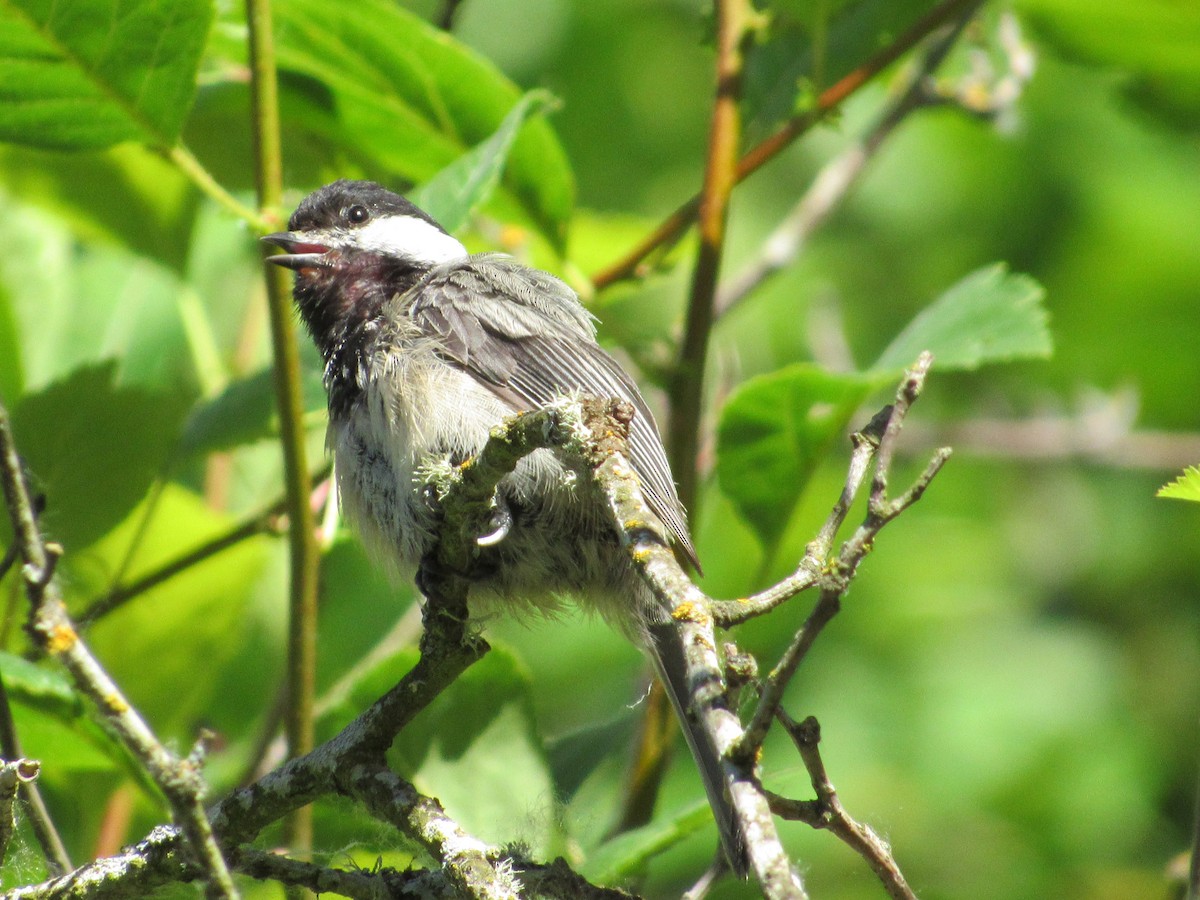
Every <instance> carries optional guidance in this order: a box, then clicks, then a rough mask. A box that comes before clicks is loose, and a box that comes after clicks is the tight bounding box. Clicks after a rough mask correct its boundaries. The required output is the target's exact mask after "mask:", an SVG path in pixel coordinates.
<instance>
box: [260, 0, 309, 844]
mask: <svg viewBox="0 0 1200 900" xmlns="http://www.w3.org/2000/svg"><path fill="white" fill-rule="evenodd" d="M246 24H247V26H248V28H249V46H250V95H251V101H252V115H253V128H252V132H253V135H254V168H255V182H256V184H257V188H258V205H259V207H260V208H261V209H263V210H264V211H265V212H266V213H267V217H270V216H271V215H277V211H278V209H279V205H280V201H281V197H282V194H283V161H282V150H281V146H280V128H279V97H278V93H279V90H278V81H277V77H276V72H275V38H274V33H273V30H272V24H271V2H270V0H246ZM262 253H263V255H264V258H265V256H266V255H267V254H268V253H269V251H268V249H267V247H266V246H265V245H263V247H262ZM266 269H267V271H266V276H265V277H266V279H267V306H268V312H269V314H270V321H271V345H272V347H273V349H274V354H275V366H274V381H275V403H276V405H277V407H278V408H279V424H280V440H281V443H282V450H283V468H284V480H285V482H286V485H287V511H288V544H289V549H290V561H291V584H290V588H289V597H288V654H287V708H286V711H285V715H284V730H285V732H286V733H287V741H288V752H289V753H290V754H291V755H292V756H300V755H302V754H304V753H307V752H308V751H309V750H311V749H312V747H313V715H312V708H313V697H314V695H315V693H316V688H315V684H316V668H317V572H318V567H319V564H320V558H319V555H318V551H317V543H316V537H315V529H316V520H315V518H314V516H313V511H312V508H311V506H310V505H309V496H310V495H311V494H312V482H311V481H310V480H309V477H308V462H307V460H306V459H305V447H304V437H305V435H304V397H303V392H302V390H301V387H300V357H299V350H298V348H297V345H296V327H295V324H294V322H293V319H292V302H291V291H290V290H289V285H288V281H289V280H290V279H289V276H288V273H287V272H285V271H284V270H283V269H281V268H279V267H278V266H267V267H266ZM286 831H287V840H288V842H289V843H290V844H292V845H294V846H296V847H297V848H300V849H306V848H311V846H312V811H311V810H303V811H297V812H296V814H295V815H294V816H293V817H291V818H290V819H289V821H288V823H287V829H286Z"/></svg>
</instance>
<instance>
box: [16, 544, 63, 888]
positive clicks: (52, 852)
mask: <svg viewBox="0 0 1200 900" xmlns="http://www.w3.org/2000/svg"><path fill="white" fill-rule="evenodd" d="M13 547H14V548H15V547H16V543H15V542H14V544H13ZM24 756H25V754H24V753H23V752H22V751H21V741H20V739H19V737H18V736H17V726H16V723H15V722H14V721H13V716H12V707H11V706H10V705H9V702H8V689H7V688H5V686H4V679H3V677H0V759H6V760H17V759H22V758H23V757H24ZM21 799H22V801H23V805H24V808H25V815H26V817H27V818H28V819H29V827H30V828H32V829H33V835H34V837H35V838H36V839H37V842H38V846H40V847H41V848H42V856H44V857H45V859H46V868H47V869H48V870H49V872H50V874H51V875H61V874H63V873H64V872H69V871H70V870H71V868H72V865H71V857H70V855H69V854H68V853H67V848H66V845H65V844H63V841H62V837H60V836H59V833H58V829H57V828H55V827H54V820H53V819H52V818H51V817H50V810H49V809H47V808H46V801H45V800H43V799H42V792H41V791H40V790H39V789H38V786H37V780H36V779H34V778H29V779H26V780H24V781H22V782H21ZM2 855H3V854H0V856H2Z"/></svg>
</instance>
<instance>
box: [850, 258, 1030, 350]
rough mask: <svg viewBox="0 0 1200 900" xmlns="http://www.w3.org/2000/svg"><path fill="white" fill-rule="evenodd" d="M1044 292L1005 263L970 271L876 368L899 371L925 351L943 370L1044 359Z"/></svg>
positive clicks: (901, 336) (902, 334)
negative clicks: (931, 354) (1017, 360)
mask: <svg viewBox="0 0 1200 900" xmlns="http://www.w3.org/2000/svg"><path fill="white" fill-rule="evenodd" d="M1044 296H1045V291H1044V290H1043V289H1042V286H1041V285H1040V284H1038V283H1037V282H1036V281H1034V280H1033V279H1032V278H1030V277H1029V276H1027V275H1019V274H1010V273H1009V272H1008V269H1007V267H1006V266H1004V265H1003V264H996V265H992V266H988V267H986V268H983V269H979V270H978V271H976V272H972V273H971V274H970V275H968V276H967V277H966V278H964V279H963V280H962V281H960V282H958V284H956V285H954V286H953V287H951V288H950V289H949V290H948V291H946V292H945V293H944V294H942V296H941V297H939V298H938V299H937V300H935V301H934V302H933V303H931V304H930V305H929V306H927V307H926V308H925V309H924V310H922V311H921V312H920V313H918V315H917V317H916V318H915V319H913V320H912V322H910V323H909V325H908V327H906V328H905V329H904V330H903V331H902V332H900V334H899V335H898V336H897V337H896V339H895V340H893V341H892V343H891V344H890V345H889V346H888V348H887V349H886V350H884V351H883V355H881V356H880V357H879V361H878V362H876V363H875V365H874V366H872V369H873V370H874V371H876V372H889V371H890V372H899V371H901V370H902V369H903V368H904V367H905V366H909V365H912V363H913V362H914V361H915V360H916V358H917V357H918V356H919V355H920V354H921V353H922V351H925V350H928V351H930V352H931V353H933V359H934V365H935V366H936V367H937V368H938V369H940V370H943V371H945V370H947V369H977V368H979V367H980V366H982V365H984V364H985V363H991V362H1007V361H1011V360H1015V359H1032V358H1045V357H1048V356H1050V354H1051V352H1052V351H1053V343H1052V341H1051V338H1050V330H1049V328H1048V320H1049V316H1048V314H1047V312H1046V309H1045V307H1044V306H1043V304H1042V299H1043V297H1044Z"/></svg>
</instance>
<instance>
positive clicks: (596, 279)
mask: <svg viewBox="0 0 1200 900" xmlns="http://www.w3.org/2000/svg"><path fill="white" fill-rule="evenodd" d="M976 2H978V0H944V2H942V3H941V4H939V5H938V6H936V7H934V8H933V9H932V10H930V11H929V12H928V13H926V14H925V15H924V16H922V17H921V18H920V19H918V20H917V21H916V22H914V23H913V25H912V26H911V27H909V28H908V30H906V31H905V32H904V33H903V34H901V35H900V36H899V37H897V38H896V40H895V41H893V42H892V43H891V44H889V45H888V46H886V47H884V48H883V49H882V50H880V51H879V52H878V53H876V54H875V55H874V56H872V57H871V58H870V59H869V60H867V61H866V62H865V63H863V64H862V65H861V66H859V67H858V68H857V69H855V70H854V71H852V72H850V73H849V74H847V75H845V76H844V77H843V78H842V79H841V80H840V81H838V82H837V83H836V84H833V85H831V86H830V87H829V88H827V89H826V90H825V91H823V92H822V93H821V95H820V96H819V97H818V98H817V100H816V103H815V104H814V105H813V108H812V109H811V110H810V111H808V112H805V113H802V114H800V115H798V116H795V117H793V118H792V119H790V120H788V122H787V123H786V124H785V125H784V126H783V127H782V128H780V129H779V131H777V132H775V134H773V135H771V136H770V137H768V138H766V139H765V140H764V141H762V142H761V143H759V144H758V145H756V146H755V147H754V148H752V149H751V150H750V151H749V152H748V153H746V154H745V155H744V156H743V157H742V158H741V160H740V161H739V162H738V167H737V175H736V179H737V182H738V183H740V182H742V181H744V180H745V179H746V178H748V177H749V176H750V175H752V174H754V173H755V172H757V171H758V170H759V169H760V168H762V167H763V166H764V165H766V164H767V163H768V162H770V161H771V160H772V159H774V158H775V157H776V156H778V155H779V154H780V153H782V152H783V151H784V150H786V149H787V148H788V147H789V146H791V144H792V142H793V141H795V140H796V138H798V137H800V136H801V135H803V134H805V133H807V132H808V131H809V130H810V129H811V128H812V127H813V126H814V125H817V124H818V123H819V122H821V121H823V120H824V119H825V118H826V117H828V116H829V114H830V113H831V112H833V110H835V109H837V107H838V106H840V105H841V104H842V103H843V102H845V101H846V99H847V98H849V97H850V96H851V95H852V94H854V93H855V92H856V91H857V90H858V89H859V88H861V87H862V86H863V85H864V84H866V83H867V82H868V81H870V80H871V79H872V78H874V77H875V76H876V75H878V74H879V73H880V72H881V71H883V70H884V69H885V68H887V67H888V66H890V65H891V64H892V63H893V62H895V61H896V60H897V59H899V58H900V57H901V56H903V55H904V54H905V53H907V52H908V51H909V50H911V49H912V48H913V47H915V46H916V45H917V44H918V43H920V42H921V41H922V40H923V39H924V38H925V37H926V36H927V35H929V34H931V33H932V32H934V31H936V30H937V29H938V28H940V27H941V26H942V25H944V24H945V23H947V22H949V21H952V20H953V19H954V18H955V17H956V16H958V15H959V14H960V13H961V12H962V11H963V9H965V8H966V7H968V6H970V5H973V4H974V3H976ZM699 209H700V198H699V196H696V197H693V198H692V199H690V200H688V201H687V202H686V203H684V204H683V205H682V206H680V207H679V208H678V209H677V210H675V212H674V213H672V214H671V215H670V216H668V217H667V218H666V219H665V220H664V221H663V222H662V223H661V224H660V225H659V226H658V227H657V228H655V229H654V231H653V232H651V233H650V234H649V235H648V236H647V237H646V238H644V239H643V240H642V241H641V242H640V243H639V244H638V245H637V246H636V247H634V248H633V249H632V250H630V251H629V252H628V253H627V254H626V255H625V256H624V257H622V258H621V259H620V260H618V261H617V262H615V263H613V264H612V265H611V266H609V267H608V268H607V269H604V270H602V271H600V272H597V273H596V274H595V275H594V276H593V277H592V284H593V286H594V287H595V289H596V290H597V291H600V290H603V289H604V288H607V287H611V286H612V285H613V284H616V283H617V282H619V281H625V280H628V279H630V278H635V277H637V276H638V275H640V274H641V273H642V265H643V263H644V262H645V260H646V259H647V258H648V257H649V256H650V255H651V254H652V253H654V252H655V251H657V250H659V249H661V248H664V247H669V246H671V245H672V244H674V243H675V242H676V241H677V240H678V239H679V237H680V235H682V234H683V232H684V231H685V230H686V229H687V228H688V226H689V225H691V224H692V223H693V222H694V221H695V220H696V215H697V213H698V212H699Z"/></svg>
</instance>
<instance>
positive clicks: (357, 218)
mask: <svg viewBox="0 0 1200 900" xmlns="http://www.w3.org/2000/svg"><path fill="white" fill-rule="evenodd" d="M369 218H371V214H370V213H369V212H367V208H366V207H365V206H352V207H350V208H349V209H348V210H346V220H347V221H348V222H349V223H350V224H351V225H361V224H362V223H363V222H365V221H367V219H369Z"/></svg>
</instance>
